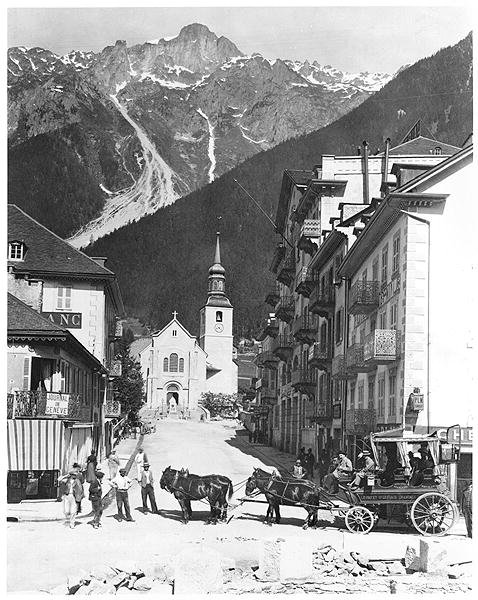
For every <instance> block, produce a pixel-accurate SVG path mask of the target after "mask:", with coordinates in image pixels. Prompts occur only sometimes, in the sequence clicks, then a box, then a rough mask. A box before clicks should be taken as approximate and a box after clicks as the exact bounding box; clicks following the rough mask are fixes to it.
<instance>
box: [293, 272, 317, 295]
mask: <svg viewBox="0 0 478 600" xmlns="http://www.w3.org/2000/svg"><path fill="white" fill-rule="evenodd" d="M313 287H314V280H313V278H312V270H311V269H309V267H303V268H302V269H301V270H300V271H299V274H298V275H297V277H296V287H295V291H296V292H297V293H298V294H301V295H302V296H305V297H306V298H308V297H309V296H310V292H311V291H312V289H313Z"/></svg>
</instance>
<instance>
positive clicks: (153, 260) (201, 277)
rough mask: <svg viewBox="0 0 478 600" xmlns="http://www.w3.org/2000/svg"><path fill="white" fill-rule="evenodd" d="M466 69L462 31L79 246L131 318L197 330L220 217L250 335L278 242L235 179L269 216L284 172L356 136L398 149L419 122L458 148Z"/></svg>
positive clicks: (465, 109) (243, 329) (232, 290)
mask: <svg viewBox="0 0 478 600" xmlns="http://www.w3.org/2000/svg"><path fill="white" fill-rule="evenodd" d="M472 67H473V63H472V36H471V34H470V35H469V36H468V37H467V38H466V39H464V40H462V41H461V42H459V43H458V44H456V45H455V46H452V47H449V48H444V49H443V50H441V51H439V52H437V53H436V54H435V55H434V56H431V57H429V58H426V59H423V60H421V61H419V62H417V63H416V64H414V65H412V66H410V67H408V68H407V69H404V70H403V71H401V72H400V73H399V74H398V75H397V76H396V77H395V78H394V79H393V80H392V81H391V82H390V83H388V84H387V85H386V86H385V87H384V88H383V89H381V90H380V91H378V92H377V93H376V94H374V95H373V96H372V97H371V98H369V99H367V100H366V101H365V102H363V103H362V104H361V105H360V106H358V107H357V108H355V109H354V110H352V111H351V112H350V113H348V114H347V115H345V116H343V117H341V118H340V119H339V120H337V121H336V122H334V123H332V124H330V125H328V126H327V127H324V128H323V129H321V130H319V131H316V132H313V133H310V134H307V135H304V136H302V137H299V138H296V139H293V140H288V141H286V142H283V143H281V144H279V145H277V146H276V147H274V148H272V149H270V150H268V151H266V152H261V153H260V154H257V155H255V156H253V157H251V158H249V159H248V160H246V161H245V162H243V163H242V164H240V165H239V166H238V167H236V168H234V169H233V170H232V171H230V172H228V173H225V174H224V175H223V176H222V177H220V178H218V179H217V180H216V181H214V182H213V183H211V184H209V185H206V186H204V187H202V188H201V189H199V190H197V191H196V192H194V193H192V194H190V195H189V196H187V197H185V198H181V199H179V200H178V201H177V202H175V204H173V205H172V206H168V207H166V208H164V209H163V210H161V211H159V212H157V213H156V214H154V215H151V216H147V217H145V218H143V219H141V220H140V221H138V222H136V223H132V224H130V225H128V226H127V227H123V228H122V229H120V230H118V231H115V232H114V233H112V234H110V235H108V236H106V237H104V238H102V239H100V240H98V241H97V242H96V243H95V244H94V245H92V246H91V247H89V248H87V252H88V254H91V255H92V256H108V257H109V262H108V265H109V267H110V268H112V269H113V270H114V271H115V272H116V273H117V274H118V276H119V281H120V285H121V289H122V292H123V296H124V299H125V304H126V306H127V309H128V311H129V313H130V314H134V315H136V316H138V317H141V318H142V319H144V320H146V321H147V322H149V323H150V324H151V325H152V326H153V327H160V326H163V325H165V324H166V322H167V321H168V319H169V318H170V317H169V315H171V312H172V311H173V310H177V311H178V312H179V317H180V319H181V322H183V323H184V324H185V325H186V327H188V329H189V330H190V331H191V332H195V333H197V328H198V311H199V309H200V307H201V305H202V303H203V302H204V300H205V295H206V282H207V269H208V267H209V266H210V264H211V261H212V259H213V248H214V241H215V231H216V230H217V227H218V220H217V218H218V216H221V217H222V218H221V220H220V222H219V223H220V229H221V257H222V259H223V264H224V266H225V268H226V287H227V292H228V295H229V297H230V298H231V301H232V303H233V305H234V323H235V330H236V333H237V334H238V335H250V334H251V333H253V332H254V331H256V330H257V326H258V322H259V321H260V319H261V318H262V317H263V316H264V314H265V311H266V307H265V305H264V297H265V291H266V290H267V288H268V287H269V286H271V285H272V283H273V278H272V275H271V273H270V272H269V265H270V260H271V256H272V251H273V248H274V246H275V244H276V241H277V240H276V239H275V238H276V236H275V235H274V231H273V229H272V227H271V225H270V223H269V222H268V221H267V219H266V218H265V217H264V216H263V215H261V213H260V212H259V211H258V209H257V207H256V206H254V204H253V203H252V202H251V200H250V199H249V198H248V197H247V196H245V195H244V193H243V192H242V191H241V190H240V189H239V188H238V186H237V185H236V183H235V182H234V179H237V180H238V181H239V182H241V184H242V185H244V186H245V188H246V189H247V190H249V191H250V192H251V193H252V194H253V196H254V198H255V199H256V200H257V202H259V203H260V205H261V206H262V208H263V210H264V211H266V212H267V213H268V214H269V215H270V216H271V217H272V218H274V217H275V212H276V206H277V199H278V196H279V190H280V186H281V181H282V173H283V170H284V169H310V168H312V166H313V165H315V164H316V163H317V162H318V160H319V158H320V156H321V155H322V154H328V153H329V154H355V150H356V147H357V146H358V145H360V144H361V142H362V140H368V142H369V144H370V147H371V148H377V147H381V148H383V140H384V139H386V138H387V137H390V138H391V139H392V144H393V145H397V144H398V143H400V141H401V139H402V138H403V136H404V135H405V133H406V132H407V131H408V129H409V128H410V127H411V126H412V125H413V124H414V123H415V122H416V121H417V120H418V119H421V123H422V131H423V132H426V131H428V132H429V135H431V136H434V137H436V138H437V139H438V140H441V141H443V142H448V143H451V144H454V145H456V146H460V145H461V144H462V143H463V141H464V140H465V138H466V137H467V136H468V135H469V133H470V132H471V131H472V127H473V125H472V112H473V94H472V92H473V77H472Z"/></svg>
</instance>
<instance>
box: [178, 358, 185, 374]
mask: <svg viewBox="0 0 478 600" xmlns="http://www.w3.org/2000/svg"><path fill="white" fill-rule="evenodd" d="M179 372H180V373H184V358H180V359H179Z"/></svg>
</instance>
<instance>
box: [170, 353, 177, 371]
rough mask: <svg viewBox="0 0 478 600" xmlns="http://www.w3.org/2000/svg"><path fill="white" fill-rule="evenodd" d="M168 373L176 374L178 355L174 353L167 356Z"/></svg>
mask: <svg viewBox="0 0 478 600" xmlns="http://www.w3.org/2000/svg"><path fill="white" fill-rule="evenodd" d="M169 371H170V372H171V373H177V372H178V355H177V354H176V353H175V352H173V354H171V355H170V356H169Z"/></svg>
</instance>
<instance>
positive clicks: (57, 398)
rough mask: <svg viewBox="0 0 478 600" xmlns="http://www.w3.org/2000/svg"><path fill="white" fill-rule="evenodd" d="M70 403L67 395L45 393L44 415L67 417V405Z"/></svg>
mask: <svg viewBox="0 0 478 600" xmlns="http://www.w3.org/2000/svg"><path fill="white" fill-rule="evenodd" d="M69 401H70V395H69V394H58V393H53V394H50V393H48V392H47V393H46V409H45V414H46V415H60V416H62V417H66V416H67V415H68V403H69Z"/></svg>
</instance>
